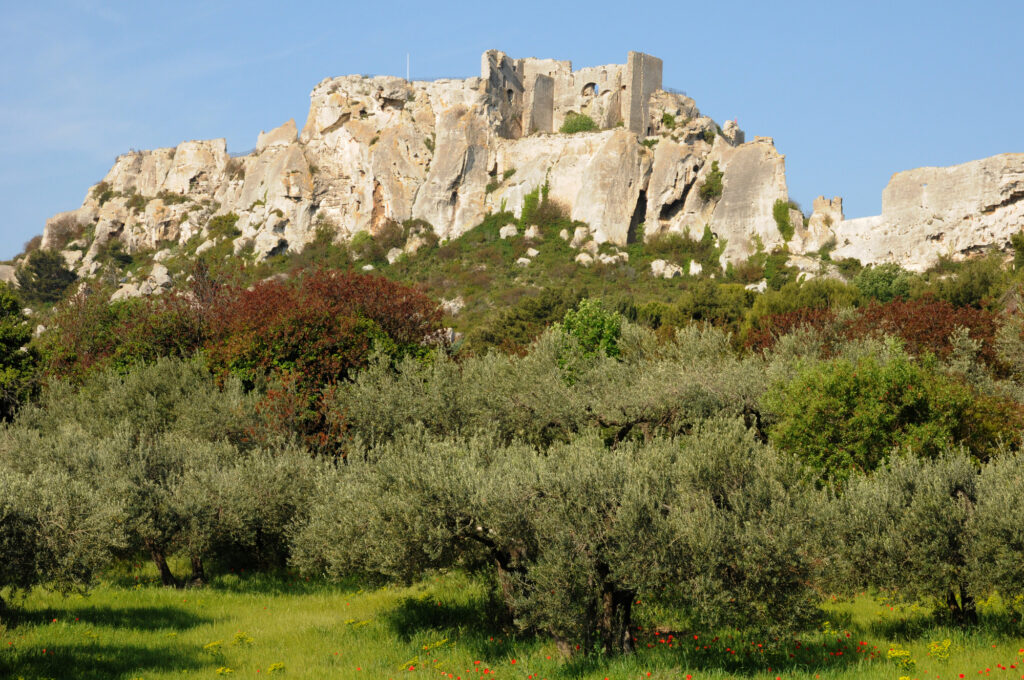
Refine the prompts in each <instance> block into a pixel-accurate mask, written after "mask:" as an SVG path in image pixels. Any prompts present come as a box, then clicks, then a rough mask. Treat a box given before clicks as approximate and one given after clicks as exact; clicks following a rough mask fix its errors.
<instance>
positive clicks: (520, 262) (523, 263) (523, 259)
mask: <svg viewBox="0 0 1024 680" xmlns="http://www.w3.org/2000/svg"><path fill="white" fill-rule="evenodd" d="M530 262H531V260H530V258H528V257H520V258H519V259H517V260H516V264H517V265H519V266H520V267H525V266H526V265H528V264H530Z"/></svg>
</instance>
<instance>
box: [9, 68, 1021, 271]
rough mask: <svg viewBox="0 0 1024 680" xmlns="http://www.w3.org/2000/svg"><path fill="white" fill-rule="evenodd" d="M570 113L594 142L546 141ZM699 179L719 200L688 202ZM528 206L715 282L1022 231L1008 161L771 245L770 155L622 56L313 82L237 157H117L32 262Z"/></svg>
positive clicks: (275, 242)
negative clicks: (659, 252)
mask: <svg viewBox="0 0 1024 680" xmlns="http://www.w3.org/2000/svg"><path fill="white" fill-rule="evenodd" d="M572 113H577V114H585V115H587V116H589V117H590V118H592V119H593V120H594V121H595V123H596V125H597V128H598V130H596V131H594V132H585V133H579V134H573V135H569V134H560V133H559V132H558V131H559V129H560V128H561V126H562V123H563V122H564V121H565V119H566V118H567V117H568V116H569V115H570V114H572ZM712 173H720V177H721V186H722V190H721V192H720V193H717V194H715V195H702V193H704V194H707V192H701V191H700V188H701V187H702V186H703V185H704V183H705V182H706V181H707V180H708V178H709V176H710V175H711V174H712ZM541 187H547V190H548V191H549V197H550V199H551V200H553V201H555V202H557V203H558V204H560V205H561V206H562V208H564V210H565V211H566V213H567V214H568V215H569V216H570V217H571V218H572V219H573V220H578V221H581V222H585V223H586V224H587V225H588V228H587V234H588V238H589V239H590V240H591V241H592V244H591V246H588V247H589V248H590V249H591V250H592V251H593V253H596V252H597V250H596V248H597V245H598V244H601V243H606V242H607V243H611V244H613V245H616V246H625V245H626V244H627V243H628V242H629V241H630V240H632V239H635V238H638V237H639V235H640V234H641V233H642V234H643V235H644V238H648V239H650V238H654V237H657V236H658V235H660V234H670V233H680V234H687V235H689V236H690V237H692V238H697V239H699V238H701V236H702V235H703V234H704V233H705V232H706V231H709V230H710V232H711V233H712V235H713V236H714V237H715V238H716V239H718V242H719V243H720V244H721V245H722V246H723V253H722V256H721V258H722V263H723V265H725V264H727V263H730V262H733V263H735V262H740V261H742V260H744V259H746V258H747V257H749V256H750V255H752V254H754V253H755V252H756V251H757V250H758V249H765V250H767V251H771V250H773V249H775V248H779V247H784V246H785V247H787V248H788V250H789V252H790V253H791V254H792V255H793V256H794V258H795V261H797V262H803V261H804V260H807V261H808V262H810V259H809V258H803V259H801V258H800V257H799V256H800V255H801V254H803V253H811V252H812V251H818V250H820V249H821V248H823V247H824V246H830V247H834V248H835V250H834V255H835V256H837V257H856V258H858V259H860V260H861V261H862V262H863V263H865V264H871V263H876V262H896V263H899V264H901V265H903V266H906V267H910V268H915V269H921V268H925V267H927V266H929V265H930V264H931V263H933V262H935V261H936V260H937V259H938V258H939V257H940V256H942V255H948V256H952V257H966V256H969V255H970V254H972V253H973V252H975V251H977V250H978V249H979V248H985V247H1001V248H1006V247H1007V242H1008V240H1009V237H1010V235H1012V234H1013V233H1016V232H1018V231H1020V228H1021V224H1022V220H1024V216H1022V214H1024V213H1022V211H1024V200H1022V199H1024V188H1022V187H1024V154H1004V155H1002V156H996V157H993V158H990V159H985V160H982V161H974V162H972V163H967V164H964V165H962V166H955V167H954V168H922V169H919V170H913V171H908V172H906V173H899V174H897V175H895V176H894V177H893V180H892V182H891V183H890V186H889V187H888V188H887V189H886V191H885V194H884V195H883V213H882V215H880V216H878V217H872V218H862V219H858V220H845V219H844V218H843V214H842V201H841V199H839V198H835V199H832V200H826V199H823V198H821V199H818V200H816V201H815V202H814V214H813V215H812V216H811V217H810V219H809V220H807V219H805V217H804V215H802V214H801V213H800V212H799V211H798V210H795V209H791V210H790V211H789V216H790V223H791V224H792V226H793V230H794V233H793V235H792V236H791V237H789V240H788V241H787V237H786V236H783V234H782V233H781V232H780V230H779V227H778V225H777V224H776V221H775V218H774V214H773V212H774V208H775V206H776V204H777V203H778V202H779V201H783V202H788V201H789V194H788V190H787V186H786V174H785V157H784V156H783V155H781V154H779V153H778V151H777V150H776V149H775V145H774V142H773V140H772V139H771V138H770V137H755V138H754V139H753V140H752V141H750V142H747V141H746V139H745V135H744V133H743V131H742V130H740V129H739V128H738V126H737V125H736V124H735V122H734V121H727V122H726V123H725V124H723V125H721V126H719V125H718V124H717V123H715V121H713V120H712V119H710V118H708V117H707V116H704V115H702V114H701V113H700V111H699V110H698V108H697V106H696V104H695V102H694V101H693V100H692V99H691V98H689V97H687V96H686V95H684V94H681V93H678V92H675V91H669V90H665V89H664V88H663V86H662V62H661V60H660V59H658V58H656V57H653V56H650V55H647V54H643V53H641V52H629V53H628V55H627V58H626V63H625V64H611V65H605V66H594V67H585V68H580V69H578V70H573V69H572V64H571V63H570V62H568V61H558V60H554V59H534V58H524V59H517V58H512V57H510V56H508V55H507V54H505V53H503V52H499V51H496V50H490V51H487V52H485V53H484V54H483V57H482V59H481V75H480V76H479V77H472V78H466V79H461V80H459V79H445V80H437V81H414V82H410V81H407V80H405V79H402V78H398V77H391V76H376V77H365V76H342V77H337V78H328V79H325V80H324V81H322V82H320V83H319V84H318V85H317V86H316V87H314V88H313V91H312V93H311V95H310V109H309V115H308V117H307V119H306V122H305V124H304V125H303V126H302V128H301V130H299V129H298V128H297V126H296V125H295V123H294V122H293V121H288V122H287V123H285V124H284V125H282V126H280V127H278V128H276V129H274V130H271V131H269V132H265V133H263V132H261V133H260V135H259V137H258V140H257V144H256V148H255V149H254V150H252V151H251V152H248V153H246V154H244V155H241V156H232V155H231V154H229V153H228V151H227V148H226V144H225V141H224V140H223V139H217V140H206V141H189V142H182V143H181V144H179V145H178V146H177V147H174V148H165V149H155V150H151V151H133V152H131V153H127V154H123V155H122V156H119V157H118V158H117V160H116V162H115V163H114V166H113V167H112V168H111V169H110V171H109V172H108V173H107V175H106V177H104V179H103V181H102V183H100V184H98V185H96V186H94V187H93V188H91V189H90V190H89V191H88V193H87V195H86V198H85V200H84V202H83V204H82V206H81V207H80V208H79V209H77V210H74V211H71V212H68V213H61V214H59V215H57V216H55V217H54V218H51V220H49V221H48V223H47V228H46V229H45V230H44V234H43V247H47V248H64V250H63V254H64V256H65V259H66V260H67V262H68V263H69V265H70V266H73V267H74V268H76V269H77V271H78V273H79V274H80V275H86V276H87V275H91V274H93V273H95V272H96V271H97V270H98V268H99V267H100V263H99V261H98V259H97V257H98V254H99V253H100V252H101V249H102V248H103V247H104V245H105V244H106V243H107V242H108V241H109V240H110V239H113V238H116V239H118V240H120V241H121V243H122V244H123V245H124V247H125V248H126V250H127V251H128V252H138V251H144V250H151V251H156V252H155V255H154V260H155V261H156V262H157V263H159V262H161V261H162V260H164V259H166V258H167V257H169V256H170V253H171V250H170V249H171V248H172V247H177V248H179V249H180V250H182V251H184V252H186V253H193V252H196V253H198V252H205V251H206V250H209V249H211V248H213V247H214V246H215V245H217V244H220V243H224V242H225V241H226V240H230V244H229V245H230V248H228V251H229V252H232V253H234V254H235V255H239V254H242V253H250V254H251V256H254V257H256V258H257V259H261V258H265V257H269V256H273V255H277V254H282V253H287V252H299V251H301V250H302V249H303V248H305V246H306V245H307V244H308V243H309V242H311V241H312V240H313V239H314V238H316V237H317V234H318V233H322V232H323V231H324V230H327V231H328V233H329V235H331V236H332V237H333V238H334V239H336V240H339V241H341V240H347V239H350V238H352V237H353V236H354V235H355V234H357V233H359V232H361V231H369V232H370V233H377V232H379V231H380V230H381V229H382V228H384V226H385V225H387V224H389V223H392V222H398V223H402V222H406V221H409V220H416V221H417V224H419V225H421V227H420V228H423V225H426V227H425V228H428V229H432V230H433V231H434V232H435V234H436V235H437V236H438V237H440V238H441V239H451V238H457V237H458V236H460V235H461V234H463V233H465V232H466V231H467V230H469V229H471V228H472V227H474V226H476V225H477V224H479V223H480V222H481V221H482V220H483V219H484V217H486V216H487V215H488V214H493V213H497V212H500V211H502V210H507V211H510V212H512V213H513V214H515V215H516V216H519V215H521V212H522V208H523V205H524V202H525V200H526V197H527V196H529V195H530V194H531V193H533V192H537V191H539V190H540V188H541ZM227 213H234V214H236V215H238V217H239V219H238V221H237V225H236V226H237V229H238V231H239V232H240V233H238V234H234V233H233V234H223V233H221V234H218V233H212V232H211V231H210V229H209V225H210V223H211V220H212V218H214V217H216V216H217V215H224V214H227ZM68 220H75V221H78V222H79V223H80V224H82V225H91V227H92V228H91V229H89V230H87V232H86V233H91V234H92V235H93V237H92V238H91V239H87V240H80V242H76V243H74V244H71V245H70V246H68V244H62V243H57V242H56V240H55V237H54V233H56V229H55V225H57V224H60V223H66V222H67V221H68ZM641 226H642V227H643V228H642V230H641ZM413 241H415V242H421V241H422V239H419V240H418V241H417V240H416V239H414V240H413ZM413 241H410V243H413ZM410 247H412V246H410ZM593 253H590V255H591V259H593V257H592V256H593ZM584 254H585V253H582V252H581V254H580V256H581V257H582V256H583V255H584ZM810 266H811V265H809V267H810ZM813 267H817V265H816V264H814V265H813ZM8 274H9V273H8ZM151 278H152V276H151ZM158 278H159V277H158ZM163 283H166V281H164V282H163Z"/></svg>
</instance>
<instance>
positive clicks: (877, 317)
mask: <svg viewBox="0 0 1024 680" xmlns="http://www.w3.org/2000/svg"><path fill="white" fill-rule="evenodd" d="M800 327H807V328H813V329H815V330H818V331H829V332H828V333H827V334H826V335H827V336H828V337H826V352H827V351H828V350H829V343H828V341H829V340H831V339H843V340H851V339H854V338H863V337H869V336H881V335H892V336H896V337H899V338H901V339H902V340H903V342H904V343H905V346H906V349H907V352H909V353H910V354H913V355H917V356H920V355H924V354H926V353H929V352H930V353H932V354H934V355H935V356H937V357H940V358H942V359H945V358H948V357H949V354H950V352H952V350H953V347H952V345H951V344H950V342H949V338H950V335H952V333H953V331H954V330H956V328H957V327H963V328H966V329H967V330H969V331H970V334H971V337H972V338H974V339H975V340H980V341H981V343H982V345H981V352H980V353H981V359H982V361H984V362H986V363H987V364H989V365H993V364H994V363H995V361H996V356H995V348H994V346H993V339H994V337H995V331H996V316H995V314H993V313H992V312H989V311H987V310H984V309H978V308H976V307H955V306H953V305H952V304H951V303H949V302H947V301H945V300H937V299H935V298H930V297H928V298H919V299H916V300H894V301H892V302H887V303H884V304H880V303H877V302H872V303H871V304H869V305H867V306H864V307H860V308H859V309H857V310H856V311H855V312H854V314H853V316H852V317H851V318H849V319H844V320H843V321H837V319H836V314H835V312H834V311H832V310H830V309H810V308H802V309H798V310H795V311H793V312H787V313H785V314H774V315H771V316H767V317H763V318H762V319H760V321H759V322H758V327H757V328H756V329H754V330H752V331H751V332H750V333H749V334H748V336H747V339H746V346H747V347H749V348H751V349H754V350H759V351H764V350H766V349H769V348H771V347H773V346H774V345H775V343H776V342H777V341H778V339H779V338H780V337H782V336H783V335H786V334H787V333H791V332H793V331H794V330H796V329H797V328H800Z"/></svg>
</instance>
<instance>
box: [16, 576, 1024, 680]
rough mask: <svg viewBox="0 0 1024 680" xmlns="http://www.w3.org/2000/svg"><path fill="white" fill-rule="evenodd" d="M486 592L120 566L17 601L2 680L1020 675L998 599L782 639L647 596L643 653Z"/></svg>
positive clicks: (839, 620) (861, 617)
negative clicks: (596, 650)
mask: <svg viewBox="0 0 1024 680" xmlns="http://www.w3.org/2000/svg"><path fill="white" fill-rule="evenodd" d="M489 592H490V590H489V588H488V586H487V584H486V583H485V582H484V581H483V580H482V579H480V578H477V577H475V576H472V575H467V574H465V573H463V572H451V573H444V574H436V575H435V576H433V577H431V578H429V579H426V580H424V581H421V582H418V583H416V584H413V585H411V586H408V587H400V586H387V587H382V588H378V587H366V588H362V587H360V585H359V584H357V583H354V582H353V583H349V584H331V583H326V582H320V581H316V580H306V579H304V578H300V577H297V576H290V575H288V574H281V575H276V576H271V575H267V574H251V575H250V574H245V573H238V574H235V573H227V574H222V575H219V576H217V577H215V578H214V579H213V581H212V583H211V585H210V586H209V587H207V588H203V589H183V590H176V589H170V588H163V587H161V586H160V585H159V582H158V579H157V577H156V572H155V570H154V569H153V568H152V567H151V566H150V565H148V564H147V565H143V564H136V565H126V567H124V568H122V569H121V570H120V571H118V572H117V573H108V574H106V575H105V577H104V578H102V579H101V581H100V583H99V584H98V585H97V587H96V588H94V589H93V590H91V591H90V593H89V594H88V595H84V596H83V595H78V594H74V595H71V596H68V597H63V596H61V595H59V594H55V593H52V592H49V591H47V590H43V589H36V590H34V591H33V592H32V593H31V594H29V595H28V596H27V597H26V598H25V599H24V600H23V601H20V603H19V605H20V606H19V607H18V609H17V613H16V615H15V616H13V617H12V618H11V619H9V627H8V628H7V629H6V630H2V629H0V642H2V646H3V649H2V651H0V677H4V678H12V679H20V678H24V679H25V680H30V679H43V678H54V679H61V678H83V679H89V678H121V679H124V680H134V679H144V680H158V679H161V678H181V677H190V678H219V677H225V676H229V677H248V678H259V677H265V676H267V675H270V676H273V677H280V678H310V679H319V678H396V677H402V676H405V677H408V674H409V673H418V674H425V675H426V676H427V677H431V676H433V677H450V678H475V677H493V678H509V679H511V678H524V679H535V678H550V679H554V678H578V679H580V680H601V679H603V678H608V679H609V680H615V679H623V680H625V679H626V678H691V680H695V679H697V678H751V679H755V678H767V679H773V678H814V679H815V680H821V679H822V678H824V679H829V678H878V679H886V680H889V679H891V680H898V679H899V678H903V677H906V678H912V679H920V680H930V679H931V678H935V680H945V679H947V678H949V679H953V680H958V679H959V678H980V677H984V678H990V677H992V678H1005V679H1006V680H1016V678H1018V677H1020V678H1024V668H1022V666H1024V652H1022V651H1021V650H1022V649H1024V628H1022V627H1021V624H1020V622H1019V621H1017V620H1015V619H1014V618H1013V617H1012V616H1011V615H1009V614H1007V613H1006V612H1005V610H1004V609H1003V608H1002V606H1001V605H1000V604H999V603H998V602H993V603H987V604H985V605H983V607H982V620H981V623H980V624H979V625H978V626H976V627H974V628H958V627H950V628H947V627H944V626H942V625H940V624H938V623H936V619H935V617H934V616H933V615H932V613H931V612H930V611H927V610H926V609H924V608H922V607H921V606H918V605H912V606H900V605H894V604H888V603H886V602H884V600H880V599H878V598H871V597H868V596H861V597H859V598H857V599H856V600H854V601H852V602H851V601H846V602H840V601H835V602H830V603H828V604H826V605H824V606H823V616H822V623H821V625H820V626H819V629H818V630H817V631H816V632H809V633H804V634H801V635H799V636H794V637H792V638H782V639H743V638H742V637H739V636H736V635H734V634H732V633H730V632H729V631H705V630H693V629H692V628H691V627H688V626H686V624H685V623H677V624H676V625H672V622H673V621H674V620H676V619H675V617H674V616H673V612H669V611H663V610H652V609H650V608H647V607H646V606H645V605H644V604H643V603H641V604H640V606H639V607H638V608H637V610H638V611H637V617H636V619H637V622H638V626H639V628H640V630H639V631H638V633H637V642H638V645H637V646H638V650H637V653H636V654H633V655H631V656H623V657H617V658H604V657H602V656H599V655H598V656H590V657H579V658H574V659H572V660H566V659H564V658H563V657H561V656H560V655H559V654H558V652H557V651H556V649H555V646H554V644H553V643H550V642H548V641H546V640H540V639H537V638H533V637H517V636H516V635H511V634H509V633H508V632H507V630H506V629H505V628H503V627H502V626H501V625H500V623H498V620H499V618H500V607H496V606H493V603H490V602H489V601H488V598H489V595H488V593H489ZM906 659H910V660H911V662H912V663H908V662H907V661H906Z"/></svg>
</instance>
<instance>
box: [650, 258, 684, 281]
mask: <svg viewBox="0 0 1024 680" xmlns="http://www.w3.org/2000/svg"><path fill="white" fill-rule="evenodd" d="M651 274H653V275H654V276H657V277H661V278H663V279H672V278H675V277H677V276H682V275H683V268H682V267H680V266H679V265H677V264H673V263H671V262H669V261H667V260H654V261H653V262H651Z"/></svg>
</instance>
